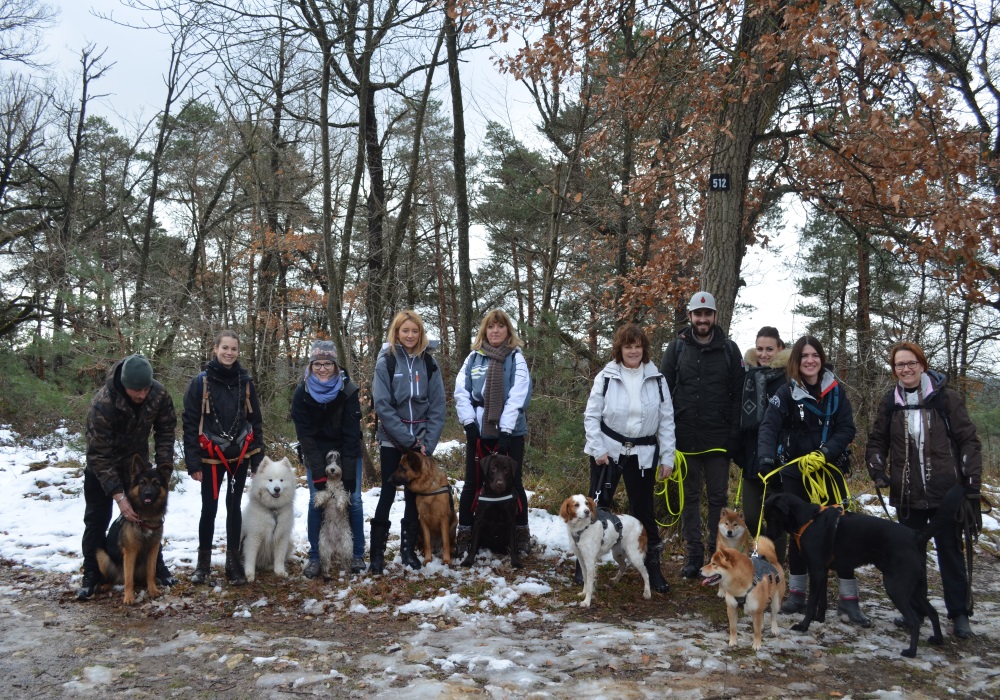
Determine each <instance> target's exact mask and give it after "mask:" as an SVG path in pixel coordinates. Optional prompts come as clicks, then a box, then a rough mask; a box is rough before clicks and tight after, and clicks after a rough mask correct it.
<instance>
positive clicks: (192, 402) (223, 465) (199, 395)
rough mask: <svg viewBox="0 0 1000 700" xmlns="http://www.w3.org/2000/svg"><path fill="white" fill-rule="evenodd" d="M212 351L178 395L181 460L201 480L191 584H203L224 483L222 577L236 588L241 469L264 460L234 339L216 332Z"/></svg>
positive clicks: (256, 409)
mask: <svg viewBox="0 0 1000 700" xmlns="http://www.w3.org/2000/svg"><path fill="white" fill-rule="evenodd" d="M213 353H214V354H215V357H214V358H213V359H212V360H211V361H209V363H208V364H207V365H206V366H205V370H204V371H203V372H201V373H200V374H198V376H196V377H195V378H194V379H192V380H191V383H190V384H189V385H188V389H187V392H186V393H185V394H184V418H183V424H184V461H185V463H186V464H187V470H188V474H190V475H191V478H192V479H194V480H195V481H200V482H201V519H200V521H199V523H198V564H197V566H196V567H195V570H194V574H193V575H192V576H191V581H192V583H206V582H207V581H208V576H209V573H210V571H211V567H212V539H213V536H214V534H215V516H216V514H217V513H218V510H219V491H220V489H221V488H222V482H223V481H224V480H226V479H228V482H229V486H228V488H227V489H226V578H227V579H228V580H229V582H230V583H232V584H234V585H242V584H244V583H246V576H245V575H244V573H243V563H242V562H241V561H240V534H241V532H240V531H241V530H242V529H243V514H242V513H241V512H240V501H241V500H242V499H243V488H244V486H246V482H247V470H248V469H249V470H250V471H251V472H256V471H257V467H258V465H260V462H261V460H262V459H264V449H263V448H264V430H263V426H262V422H261V415H260V404H259V403H258V401H257V389H256V388H255V387H254V384H253V380H252V379H251V378H250V374H249V373H248V372H247V371H246V370H245V369H243V367H241V366H240V363H239V360H238V359H237V358H238V357H239V354H240V340H239V338H238V337H237V335H236V333H235V332H234V331H231V330H224V331H220V332H219V334H218V335H217V336H216V338H215V347H214V349H213Z"/></svg>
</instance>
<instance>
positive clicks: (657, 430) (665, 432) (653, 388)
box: [583, 362, 674, 469]
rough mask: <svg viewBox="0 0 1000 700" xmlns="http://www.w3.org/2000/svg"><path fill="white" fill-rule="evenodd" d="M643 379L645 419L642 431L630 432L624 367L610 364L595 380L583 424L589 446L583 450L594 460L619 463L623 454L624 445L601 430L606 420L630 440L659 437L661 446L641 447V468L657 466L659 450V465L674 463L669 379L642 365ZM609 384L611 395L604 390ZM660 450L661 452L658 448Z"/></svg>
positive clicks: (641, 399)
mask: <svg viewBox="0 0 1000 700" xmlns="http://www.w3.org/2000/svg"><path fill="white" fill-rule="evenodd" d="M642 371H643V378H642V386H641V388H640V390H639V403H640V405H641V418H640V424H639V428H638V430H636V431H634V432H633V431H629V429H628V427H629V426H628V421H629V413H630V404H631V398H630V396H629V393H628V391H627V390H626V388H625V382H624V380H623V379H622V366H621V365H620V364H619V363H618V362H609V363H608V364H607V365H605V366H604V369H602V370H601V371H600V372H598V373H597V376H596V377H595V378H594V387H593V388H592V389H591V390H590V398H589V399H588V400H587V408H586V410H585V411H584V414H583V425H584V428H585V429H586V433H587V443H586V445H585V446H584V448H583V451H584V452H585V453H586V454H588V455H590V456H591V457H594V458H597V457H603V456H604V455H608V456H609V457H610V458H611V459H612V460H614V461H615V462H617V461H618V459H619V457H620V456H621V453H622V444H621V443H620V442H618V441H617V440H616V439H614V438H613V437H611V436H610V435H607V434H605V433H604V432H603V431H602V430H601V422H602V421H603V422H604V424H605V425H607V426H608V427H609V428H611V430H613V431H615V432H616V433H619V434H621V435H625V436H628V437H635V438H640V437H647V436H655V437H656V438H657V443H658V444H657V445H638V446H636V447H634V448H632V449H633V450H634V454H636V455H638V457H639V468H640V469H648V468H650V467H653V466H656V465H655V464H654V463H653V455H654V454H655V453H656V452H657V451H658V452H659V458H658V459H657V462H659V464H665V465H669V466H673V464H674V408H673V403H672V402H671V400H670V391H669V389H668V388H667V382H666V379H664V377H663V375H662V374H660V372H659V371H658V370H657V369H656V365H654V364H653V363H652V362H647V363H645V364H644V365H642ZM605 384H607V393H605V391H604V387H605ZM657 448H659V449H657Z"/></svg>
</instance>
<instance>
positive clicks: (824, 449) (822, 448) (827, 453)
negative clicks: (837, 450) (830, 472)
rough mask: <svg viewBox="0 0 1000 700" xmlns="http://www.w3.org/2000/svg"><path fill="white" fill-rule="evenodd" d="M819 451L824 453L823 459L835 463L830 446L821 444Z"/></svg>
mask: <svg viewBox="0 0 1000 700" xmlns="http://www.w3.org/2000/svg"><path fill="white" fill-rule="evenodd" d="M817 452H819V453H820V454H821V455H823V459H825V460H826V461H827V462H829V463H830V464H833V460H832V459H830V448H828V447H827V446H826V445H820V446H819V450H817Z"/></svg>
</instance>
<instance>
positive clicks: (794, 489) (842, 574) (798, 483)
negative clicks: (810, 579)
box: [781, 469, 854, 579]
mask: <svg viewBox="0 0 1000 700" xmlns="http://www.w3.org/2000/svg"><path fill="white" fill-rule="evenodd" d="M795 474H796V475H798V476H797V478H796V476H795V475H792V474H790V473H789V470H787V469H786V470H784V471H782V472H781V490H782V491H784V492H785V493H792V494H795V495H796V496H798V497H799V498H801V499H802V500H803V501H806V502H809V495H808V494H807V493H806V487H805V484H803V483H802V475H801V473H800V472H798V471H797V470H796V471H795ZM831 478H835V479H837V488H839V489H840V493H842V494H846V493H847V484H846V483H844V479H843V477H831V476H830V475H827V477H826V492H827V493H829V494H832V493H833V492H834V491H833V483H832V481H831ZM820 505H823V506H827V505H834V504H833V503H821V504H820ZM788 573H789V574H792V575H800V574H806V573H809V572H808V570H807V569H806V563H805V560H804V559H803V558H802V553H801V552H800V551H799V547H798V545H797V544H795V538H794V537H790V538H789V539H788ZM837 578H843V579H852V578H854V569H838V570H837Z"/></svg>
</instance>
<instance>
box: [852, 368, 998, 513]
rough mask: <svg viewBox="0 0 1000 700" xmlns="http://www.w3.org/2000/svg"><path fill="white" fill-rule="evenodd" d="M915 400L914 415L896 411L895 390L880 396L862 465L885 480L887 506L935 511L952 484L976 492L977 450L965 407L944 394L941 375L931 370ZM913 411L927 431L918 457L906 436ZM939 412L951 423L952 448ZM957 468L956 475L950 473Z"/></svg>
mask: <svg viewBox="0 0 1000 700" xmlns="http://www.w3.org/2000/svg"><path fill="white" fill-rule="evenodd" d="M920 394H921V396H923V401H922V402H921V403H920V408H918V409H904V408H901V407H902V406H905V405H906V395H905V391H904V390H903V388H902V386H900V385H897V386H895V387H894V388H893V389H892V390H891V391H889V392H888V393H887V394H886V396H885V399H884V400H883V401H882V402H881V403H880V404H879V409H878V414H877V415H876V416H875V423H874V425H873V426H872V431H871V434H870V435H869V436H868V446H867V448H866V449H865V463H866V464H867V465H868V469H869V472H871V470H873V469H878V470H880V471H884V472H886V473H887V474H888V476H889V502H890V503H891V504H892V505H894V506H897V507H899V506H909V507H911V508H919V509H931V508H937V507H938V506H940V505H941V500H942V499H943V498H944V495H945V494H946V493H947V492H948V490H949V489H950V488H951V487H952V486H954V485H955V484H961V485H962V486H967V487H973V488H976V489H978V488H980V486H981V485H982V472H983V457H982V445H981V444H980V442H979V437H978V436H977V435H976V426H975V425H974V424H973V423H972V419H971V418H969V412H968V410H966V408H965V401H963V400H962V396H961V394H959V393H958V392H957V391H955V390H954V389H949V388H948V386H947V380H946V378H945V377H944V375H942V374H939V373H938V372H934V371H932V370H929V371H927V372H924V374H923V376H922V377H921V386H920ZM914 410H918V411H920V413H921V418H922V419H923V421H924V426H925V430H926V431H927V434H926V437H925V439H924V443H923V448H924V449H923V453H922V454H921V453H920V450H919V447H918V445H917V442H916V440H915V439H914V437H913V436H912V435H908V432H907V425H906V421H907V417H908V415H909V414H910V413H911V412H912V411H914ZM942 410H943V411H944V413H945V414H946V415H947V416H948V420H949V422H950V423H951V429H952V437H954V442H953V441H952V438H951V437H949V436H948V429H947V427H946V425H945V418H944V415H942ZM907 443H909V444H907ZM956 447H957V449H958V453H959V455H960V458H959V459H956V455H955V449H956ZM886 464H888V469H886ZM959 467H960V471H961V474H959V473H958V471H956V469H957V468H959Z"/></svg>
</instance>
